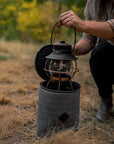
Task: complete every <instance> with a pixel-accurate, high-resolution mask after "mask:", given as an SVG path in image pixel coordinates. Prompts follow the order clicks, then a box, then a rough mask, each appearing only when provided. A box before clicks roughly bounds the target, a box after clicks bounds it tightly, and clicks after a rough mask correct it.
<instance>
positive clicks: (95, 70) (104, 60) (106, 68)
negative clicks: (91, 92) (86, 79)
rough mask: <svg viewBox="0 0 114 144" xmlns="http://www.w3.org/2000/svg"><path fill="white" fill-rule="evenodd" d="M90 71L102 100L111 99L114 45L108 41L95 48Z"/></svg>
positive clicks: (113, 76) (113, 73) (113, 82)
mask: <svg viewBox="0 0 114 144" xmlns="http://www.w3.org/2000/svg"><path fill="white" fill-rule="evenodd" d="M90 69H91V73H92V75H93V78H94V80H95V82H96V85H97V87H98V90H99V94H100V96H101V97H102V98H109V97H110V96H111V95H112V93H113V90H112V85H113V84H114V45H111V44H110V43H108V42H106V41H102V42H100V43H99V44H98V45H97V46H96V47H94V49H93V51H92V53H91V58H90Z"/></svg>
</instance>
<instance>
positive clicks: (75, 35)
mask: <svg viewBox="0 0 114 144" xmlns="http://www.w3.org/2000/svg"><path fill="white" fill-rule="evenodd" d="M58 23H59V22H57V23H56V24H55V25H54V26H53V28H52V31H51V45H52V43H53V38H52V37H53V32H54V29H55V27H56V25H57V24H58ZM74 34H75V35H74V46H73V50H72V51H74V49H75V45H76V29H75V28H74Z"/></svg>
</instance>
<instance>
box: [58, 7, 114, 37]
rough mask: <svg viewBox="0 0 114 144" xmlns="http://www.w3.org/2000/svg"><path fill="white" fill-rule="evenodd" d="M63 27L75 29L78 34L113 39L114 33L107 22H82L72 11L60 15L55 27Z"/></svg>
mask: <svg viewBox="0 0 114 144" xmlns="http://www.w3.org/2000/svg"><path fill="white" fill-rule="evenodd" d="M62 25H65V26H67V27H71V28H76V30H77V31H79V32H85V33H88V34H90V35H92V36H97V37H100V38H103V39H112V38H114V31H113V30H112V28H111V26H110V24H109V23H107V22H96V21H84V20H82V19H80V18H79V17H78V16H77V15H76V14H75V13H74V12H73V11H71V10H70V11H67V12H64V13H62V14H61V15H60V17H59V23H58V25H57V26H62Z"/></svg>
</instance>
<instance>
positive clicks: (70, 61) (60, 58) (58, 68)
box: [44, 41, 79, 90]
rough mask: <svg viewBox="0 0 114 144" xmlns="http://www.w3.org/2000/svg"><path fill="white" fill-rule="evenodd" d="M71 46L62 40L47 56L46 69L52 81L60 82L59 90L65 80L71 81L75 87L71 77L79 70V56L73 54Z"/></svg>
mask: <svg viewBox="0 0 114 144" xmlns="http://www.w3.org/2000/svg"><path fill="white" fill-rule="evenodd" d="M71 48H72V46H71V45H69V44H66V43H65V41H61V42H60V43H57V44H54V45H53V49H52V51H53V52H52V53H51V54H50V55H48V56H46V58H47V60H46V63H45V68H44V70H45V71H46V72H47V75H48V77H49V78H50V81H58V82H59V86H58V90H60V83H61V82H65V81H66V82H68V81H69V82H70V85H71V88H72V89H73V86H72V83H71V79H72V78H73V76H74V75H75V73H76V72H78V71H79V70H78V69H77V58H76V57H75V56H73V55H72V51H71ZM48 84H49V83H48Z"/></svg>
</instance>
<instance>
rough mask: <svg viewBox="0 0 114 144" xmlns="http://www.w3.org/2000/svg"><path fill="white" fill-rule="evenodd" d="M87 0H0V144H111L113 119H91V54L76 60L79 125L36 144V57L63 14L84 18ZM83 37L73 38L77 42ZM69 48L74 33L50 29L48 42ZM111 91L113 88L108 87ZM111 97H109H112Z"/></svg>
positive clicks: (95, 100)
mask: <svg viewBox="0 0 114 144" xmlns="http://www.w3.org/2000/svg"><path fill="white" fill-rule="evenodd" d="M85 3H86V0H0V144H114V116H113V117H112V118H111V119H110V120H109V121H108V122H107V123H99V122H98V121H97V120H96V117H95V115H96V112H97V108H98V107H99V103H100V97H99V94H98V90H97V87H96V85H95V82H94V80H93V78H92V76H91V72H90V68H89V58H90V53H89V54H87V55H83V56H80V57H78V68H79V73H77V74H76V75H75V77H74V79H73V81H76V82H78V83H79V84H80V85H81V93H80V123H79V130H78V132H73V131H72V129H69V130H67V131H63V132H62V131H61V132H60V133H58V134H55V133H54V132H53V133H52V135H51V137H48V135H47V136H45V137H44V138H43V139H40V138H39V137H38V136H37V135H36V118H37V106H38V90H39V85H40V82H41V81H43V80H42V79H41V78H40V76H39V75H38V74H37V73H36V71H35V68H34V59H35V56H36V54H37V52H38V51H39V50H40V49H41V48H42V47H43V46H44V45H47V44H50V36H51V30H52V28H53V26H54V24H55V23H56V22H57V21H58V17H59V15H60V14H61V13H62V12H65V11H68V10H73V11H74V12H75V13H76V14H77V15H78V16H79V17H80V18H82V19H84V7H85ZM81 35H82V33H77V36H76V38H77V41H78V40H79V39H80V38H81ZM61 40H65V41H66V42H67V43H69V44H73V43H74V30H73V29H70V28H67V27H64V26H63V27H59V28H55V31H54V35H53V42H59V41H61ZM113 89H114V88H113ZM113 96H114V94H113Z"/></svg>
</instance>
